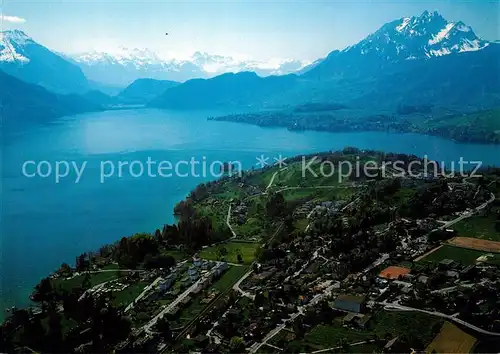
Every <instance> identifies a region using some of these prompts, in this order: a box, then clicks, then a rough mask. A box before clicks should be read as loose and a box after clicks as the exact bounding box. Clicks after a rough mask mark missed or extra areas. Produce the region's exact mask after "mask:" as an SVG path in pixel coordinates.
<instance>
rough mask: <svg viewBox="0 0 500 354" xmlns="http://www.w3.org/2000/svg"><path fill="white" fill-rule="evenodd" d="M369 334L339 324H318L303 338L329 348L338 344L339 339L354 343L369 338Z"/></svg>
mask: <svg viewBox="0 0 500 354" xmlns="http://www.w3.org/2000/svg"><path fill="white" fill-rule="evenodd" d="M370 336H371V333H370V332H369V331H363V330H354V329H350V328H344V327H342V326H340V325H318V326H316V327H314V328H313V329H312V330H311V331H310V332H309V333H307V334H306V336H305V340H306V341H307V342H309V343H311V344H315V345H318V346H321V347H324V348H331V347H335V346H337V345H339V343H340V341H341V340H346V341H347V343H355V342H361V341H364V340H369V339H370Z"/></svg>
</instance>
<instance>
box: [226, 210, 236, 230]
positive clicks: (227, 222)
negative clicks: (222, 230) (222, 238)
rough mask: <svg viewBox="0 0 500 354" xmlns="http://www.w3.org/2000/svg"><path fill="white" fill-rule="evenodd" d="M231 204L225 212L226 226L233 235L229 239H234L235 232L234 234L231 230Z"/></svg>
mask: <svg viewBox="0 0 500 354" xmlns="http://www.w3.org/2000/svg"><path fill="white" fill-rule="evenodd" d="M231 208H232V206H231V204H229V209H228V210H227V217H226V225H227V227H228V228H229V230H230V231H231V234H232V235H233V237H231V238H236V232H234V230H233V227H232V226H231V222H230V221H231Z"/></svg>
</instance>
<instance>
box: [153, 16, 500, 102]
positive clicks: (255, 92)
mask: <svg viewBox="0 0 500 354" xmlns="http://www.w3.org/2000/svg"><path fill="white" fill-rule="evenodd" d="M499 54H500V45H499V44H498V43H490V42H487V41H484V40H482V39H480V38H478V37H477V36H476V35H475V34H474V32H473V30H472V29H471V28H470V27H468V26H466V25H465V24H463V23H462V22H457V23H454V22H448V21H446V20H445V19H444V18H443V17H442V16H441V15H440V14H439V13H437V12H434V13H429V12H427V11H426V12H424V13H423V14H422V15H420V16H416V17H411V18H401V19H399V20H396V21H393V22H390V23H388V24H385V25H384V26H382V27H381V28H380V29H379V30H378V31H376V32H375V33H373V34H371V35H369V36H368V37H367V38H365V39H363V40H362V41H360V42H359V43H357V44H355V45H353V46H350V47H348V48H346V49H344V50H342V51H338V50H336V51H333V52H331V53H330V54H329V55H328V56H327V57H326V58H325V59H323V60H319V61H317V62H315V63H313V64H312V65H310V66H309V67H306V68H305V69H303V70H302V71H301V72H300V75H289V76H278V77H267V78H257V77H256V76H255V75H254V76H252V75H248V74H236V75H235V76H233V77H230V78H229V77H227V78H225V79H224V78H223V77H217V78H214V79H210V80H200V81H196V82H193V81H189V82H186V83H184V84H182V85H179V86H176V87H174V88H171V89H168V90H167V91H166V92H165V93H164V94H163V95H162V96H161V97H159V98H157V99H156V100H154V101H153V102H152V105H154V106H157V107H164V108H180V107H183V108H197V107H200V108H201V107H203V108H206V107H207V105H209V104H211V106H213V107H217V106H235V107H237V106H239V107H256V108H276V107H286V106H291V105H296V104H301V103H311V102H312V103H314V102H319V103H343V104H347V105H349V106H351V107H356V108H357V109H365V110H367V111H371V112H373V111H380V112H395V111H396V109H397V107H398V106H400V105H419V104H427V105H429V104H430V105H436V106H441V107H447V108H457V109H458V110H464V109H465V110H473V109H482V108H487V107H491V106H498V105H500V87H499V82H500V81H499V80H500V77H499V72H500V70H499V59H500V55H499ZM224 81H225V82H224ZM257 82H258V84H256V83H257ZM231 88H239V89H238V90H236V92H232V90H231ZM208 97H209V98H210V99H207V98H208Z"/></svg>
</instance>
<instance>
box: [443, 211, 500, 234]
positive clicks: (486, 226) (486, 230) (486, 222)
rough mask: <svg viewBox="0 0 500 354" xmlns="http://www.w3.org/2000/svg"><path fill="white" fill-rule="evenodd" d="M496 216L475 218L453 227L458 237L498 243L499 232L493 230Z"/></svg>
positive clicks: (492, 214)
mask: <svg viewBox="0 0 500 354" xmlns="http://www.w3.org/2000/svg"><path fill="white" fill-rule="evenodd" d="M495 222H496V215H495V213H494V212H491V213H490V214H489V215H488V216H475V217H472V218H469V219H466V220H463V221H461V222H459V223H458V224H455V225H454V226H453V229H455V230H456V231H457V232H458V236H464V237H473V238H479V239H483V240H490V241H500V232H498V231H497V230H496V229H495Z"/></svg>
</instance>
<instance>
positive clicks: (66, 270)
mask: <svg viewBox="0 0 500 354" xmlns="http://www.w3.org/2000/svg"><path fill="white" fill-rule="evenodd" d="M71 272H72V271H71V267H70V266H69V264H68V263H62V264H61V267H59V270H58V271H57V273H59V274H60V275H62V276H68V275H71Z"/></svg>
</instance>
